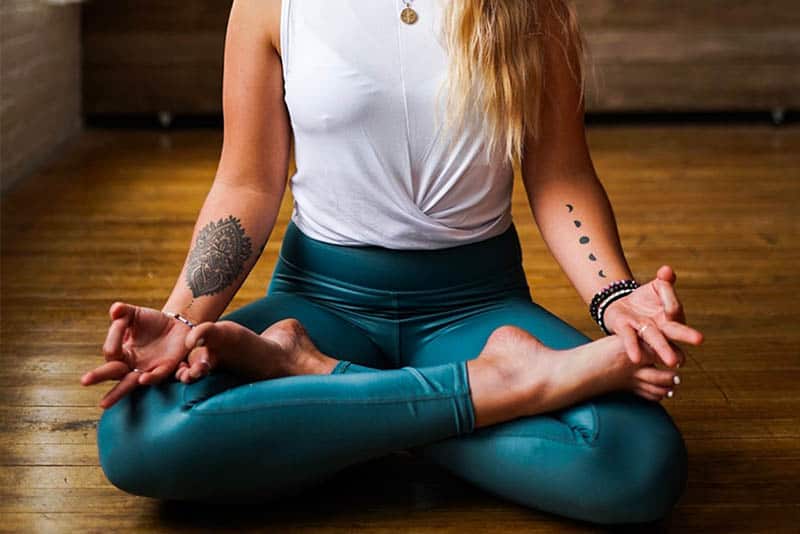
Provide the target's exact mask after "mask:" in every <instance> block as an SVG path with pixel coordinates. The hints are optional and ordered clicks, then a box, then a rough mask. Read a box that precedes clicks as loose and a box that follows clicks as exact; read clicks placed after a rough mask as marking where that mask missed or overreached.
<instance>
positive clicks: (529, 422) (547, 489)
mask: <svg viewBox="0 0 800 534" xmlns="http://www.w3.org/2000/svg"><path fill="white" fill-rule="evenodd" d="M504 324H511V325H515V326H518V327H520V328H523V329H525V330H527V331H528V332H530V333H531V334H533V335H534V336H536V337H537V338H539V339H540V340H541V341H542V342H543V343H544V344H545V345H548V346H550V347H552V348H557V349H567V348H571V347H574V346H577V345H580V344H584V343H587V342H590V341H591V339H590V338H588V337H587V336H585V335H584V334H582V333H581V332H580V331H578V330H577V329H575V328H574V327H572V326H570V325H569V324H568V323H566V322H565V321H563V320H561V319H560V318H558V317H557V316H555V315H554V314H552V313H550V312H548V311H547V310H545V309H544V308H542V307H541V306H539V305H538V304H535V303H533V302H530V301H526V300H525V299H523V298H520V299H511V300H509V301H508V302H506V303H505V304H503V305H500V306H495V307H492V308H488V309H487V310H486V311H485V312H483V313H478V314H473V315H471V316H469V317H466V318H464V319H463V320H460V321H456V322H455V323H453V324H452V325H451V326H449V327H447V328H445V329H442V331H441V333H439V334H438V335H437V336H435V337H433V338H432V339H429V340H428V341H427V342H426V343H424V344H421V345H419V346H416V347H415V350H414V351H413V352H411V353H410V354H409V359H410V363H409V364H410V365H414V366H427V365H435V364H437V363H443V362H446V361H454V360H468V359H472V358H474V357H476V356H477V354H478V353H479V352H480V350H481V348H482V347H483V344H484V343H485V341H486V339H487V337H488V336H489V334H490V333H491V332H492V330H494V329H495V328H497V327H498V326H501V325H504ZM416 452H417V453H419V454H421V455H424V456H426V457H427V458H429V459H430V460H432V461H434V462H435V463H437V464H439V465H441V466H443V467H445V468H446V469H448V470H449V471H451V472H453V473H455V474H457V475H459V476H461V477H462V478H464V479H466V480H469V481H470V482H472V483H474V484H476V485H477V486H479V487H481V488H483V489H485V490H488V491H490V492H492V493H495V494H497V495H500V496H503V497H506V498H508V499H510V500H513V501H515V502H518V503H521V504H524V505H527V506H530V507H533V508H537V509H540V510H545V511H548V512H553V513H557V514H559V515H564V516H567V517H573V518H576V519H583V520H587V521H593V522H601V523H615V522H633V521H649V520H652V519H657V518H658V517H660V516H661V515H663V514H664V513H666V511H667V510H668V509H669V508H670V507H671V506H672V505H673V504H674V503H675V501H676V500H677V498H678V497H679V496H680V494H681V492H682V490H683V487H684V485H685V483H686V476H687V475H686V471H687V453H686V447H685V444H684V441H683V439H682V436H681V433H680V431H679V430H678V428H677V427H676V426H675V424H674V422H673V421H672V419H671V417H670V416H669V414H668V413H667V411H666V410H665V409H664V407H663V406H662V405H661V404H660V403H656V402H651V401H648V400H645V399H643V398H641V397H638V396H636V395H634V394H633V393H630V392H627V391H616V392H612V393H607V394H604V395H600V396H597V397H594V398H591V399H587V400H585V401H583V402H580V403H576V404H574V405H572V406H568V407H566V408H563V409H560V410H556V411H552V412H548V413H543V414H538V415H535V416H531V417H523V418H519V419H516V420H513V421H508V422H505V423H500V424H497V425H493V426H489V427H485V428H481V429H478V430H477V431H475V432H473V433H472V434H469V435H466V436H460V437H456V438H451V439H446V440H443V441H440V442H438V443H434V444H430V445H426V446H424V447H419V448H417V449H416Z"/></svg>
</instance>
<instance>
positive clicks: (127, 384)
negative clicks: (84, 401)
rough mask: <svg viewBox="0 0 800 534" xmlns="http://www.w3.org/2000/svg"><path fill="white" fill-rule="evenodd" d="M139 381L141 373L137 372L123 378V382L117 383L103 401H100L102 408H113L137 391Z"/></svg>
mask: <svg viewBox="0 0 800 534" xmlns="http://www.w3.org/2000/svg"><path fill="white" fill-rule="evenodd" d="M138 379H139V373H137V372H135V371H131V372H129V373H128V374H127V375H125V376H124V377H123V378H122V380H120V381H119V382H117V385H116V386H114V387H113V388H111V390H110V391H109V392H108V393H106V394H105V396H104V397H103V399H102V400H101V401H100V407H101V408H103V409H106V408H110V407H111V406H113V405H114V404H115V403H116V402H117V401H118V400H119V399H121V398H122V397H124V396H125V395H127V394H128V393H130V392H131V391H133V390H134V389H136V386H137V380H138Z"/></svg>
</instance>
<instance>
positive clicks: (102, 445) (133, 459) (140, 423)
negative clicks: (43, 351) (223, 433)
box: [97, 384, 188, 498]
mask: <svg viewBox="0 0 800 534" xmlns="http://www.w3.org/2000/svg"><path fill="white" fill-rule="evenodd" d="M183 400H184V395H183V388H181V387H180V384H173V385H163V386H149V387H147V388H141V389H138V390H136V391H134V392H132V393H130V394H128V395H127V396H125V397H124V398H122V399H120V400H119V401H118V402H117V403H116V404H115V405H114V406H112V407H111V408H108V409H107V410H105V411H104V412H103V414H102V416H101V417H100V421H99V422H98V425H97V448H98V456H99V460H100V467H101V468H102V469H103V472H104V473H105V475H106V478H108V480H109V482H111V483H112V484H113V485H114V486H116V487H117V488H119V489H121V490H123V491H125V492H127V493H131V494H134V495H141V496H146V497H154V498H163V497H170V496H171V495H167V494H166V493H165V492H167V493H169V492H170V491H172V490H170V489H169V484H165V479H167V480H168V479H170V478H171V476H172V474H173V473H174V472H176V470H178V469H180V464H181V463H185V461H183V460H182V459H181V458H176V457H175V454H174V450H175V437H176V436H177V435H179V434H180V432H181V430H180V429H181V428H183V427H185V425H186V419H187V418H188V414H187V411H186V410H185V405H184V403H183Z"/></svg>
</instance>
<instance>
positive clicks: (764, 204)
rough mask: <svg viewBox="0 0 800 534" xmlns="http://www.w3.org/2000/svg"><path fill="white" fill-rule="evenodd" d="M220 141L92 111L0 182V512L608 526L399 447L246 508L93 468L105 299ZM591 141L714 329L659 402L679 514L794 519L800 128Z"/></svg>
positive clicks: (194, 187) (491, 528) (265, 262)
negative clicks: (668, 434)
mask: <svg viewBox="0 0 800 534" xmlns="http://www.w3.org/2000/svg"><path fill="white" fill-rule="evenodd" d="M102 4H103V3H102V2H98V3H96V5H102ZM221 140H222V138H221V132H219V131H215V130H187V131H173V132H169V133H164V132H158V131H156V132H151V131H124V130H94V129H89V130H87V131H86V133H85V134H84V136H83V137H82V138H81V140H80V142H79V143H78V145H77V146H76V148H75V150H73V151H72V152H70V153H69V154H68V155H67V156H66V157H65V158H64V159H61V160H59V161H58V162H56V163H55V164H54V165H52V166H51V167H49V168H47V169H46V170H45V171H43V172H42V173H40V174H38V175H36V176H35V177H34V178H33V179H31V180H30V181H28V182H25V183H23V184H21V185H20V186H18V187H17V188H16V189H14V190H12V191H10V192H9V193H8V194H7V195H5V196H4V197H3V198H2V236H1V237H2V243H1V245H2V256H1V257H0V268H2V270H1V271H0V273H1V275H2V299H1V301H0V311H1V315H0V329H1V331H2V336H0V355H1V356H2V364H1V365H0V430H2V432H0V464H1V465H2V470H1V471H0V514H2V516H3V525H2V526H0V530H3V529H8V530H9V531H15V532H32V531H37V532H38V531H59V532H61V531H84V530H85V531H105V530H110V529H121V530H138V531H153V532H155V531H167V530H176V529H196V528H201V529H209V528H218V529H221V530H225V529H231V530H232V529H236V528H245V529H260V528H261V529H268V530H278V531H281V532H283V531H287V532H290V531H304V532H330V531H335V530H356V529H364V530H369V531H374V532H397V531H414V532H425V531H434V530H447V531H480V532H511V531H524V532H555V531H558V532H593V531H601V530H600V529H596V528H594V527H593V526H591V525H587V524H583V523H580V522H575V521H571V520H568V519H563V518H560V517H556V516H553V515H550V514H545V513H541V512H537V511H533V510H527V509H524V508H522V507H519V506H516V505H513V504H509V503H507V502H505V501H503V500H501V499H498V498H495V497H492V496H490V495H488V494H485V493H483V492H481V491H479V490H477V489H474V488H472V487H470V486H468V485H467V484H465V483H463V482H460V481H459V480H457V479H455V478H454V477H451V476H450V475H448V474H446V473H444V472H442V471H440V470H436V469H433V470H432V469H431V468H430V466H427V465H425V464H422V463H420V461H418V460H413V459H411V458H410V457H408V456H404V455H402V454H396V455H391V456H389V457H387V458H384V459H379V460H376V461H373V462H370V463H368V464H364V465H362V466H356V467H355V468H353V469H349V470H347V471H345V472H343V473H342V474H341V475H339V476H338V477H336V478H335V479H333V480H332V481H330V482H329V483H327V484H325V485H323V486H321V487H320V488H317V489H315V490H313V491H312V492H310V493H308V494H305V495H304V496H303V497H302V498H296V499H289V500H287V501H282V502H278V503H271V504H269V505H265V506H263V507H261V508H260V509H259V510H253V509H252V508H251V509H241V508H240V509H230V508H225V507H222V508H220V509H214V510H210V509H198V508H197V507H191V506H180V505H175V504H172V505H170V504H165V503H157V502H155V501H152V500H149V499H144V498H138V497H134V496H130V495H127V494H125V493H123V492H121V491H119V490H117V489H116V488H114V487H113V486H111V485H110V484H109V483H108V482H107V481H106V480H105V477H104V476H103V473H102V471H101V470H100V468H99V466H98V460H97V450H96V442H95V431H96V421H97V419H98V417H99V416H100V413H101V411H100V409H99V408H97V406H96V403H97V401H98V400H99V398H100V397H101V396H102V394H103V392H104V391H105V390H106V389H107V388H108V386H107V385H106V386H102V385H101V386H96V387H91V388H84V387H82V386H80V385H79V383H78V379H79V376H80V375H81V373H82V372H84V371H85V370H87V369H89V368H90V367H93V366H94V365H95V364H97V363H98V362H99V361H101V355H100V346H101V344H102V341H103V339H104V337H105V332H106V328H107V326H108V315H107V310H108V307H109V306H110V304H111V303H112V302H113V301H114V300H117V299H123V300H128V301H130V302H134V303H136V304H140V305H145V306H151V307H156V308H158V307H160V306H161V305H162V304H163V301H164V299H165V298H166V297H167V293H168V291H169V290H170V289H171V287H172V284H173V283H174V280H175V277H176V276H177V275H178V273H179V271H180V266H181V264H182V262H183V260H184V258H185V254H186V251H187V247H188V241H189V238H190V236H191V231H192V225H193V223H194V220H195V217H196V215H197V211H198V210H199V208H200V206H201V204H202V201H203V199H204V197H205V194H206V193H207V191H208V188H209V186H210V184H211V181H212V179H213V176H214V172H215V169H216V165H217V163H218V157H219V149H220V146H221ZM589 141H590V145H591V148H592V154H593V158H594V161H595V165H596V167H597V169H598V173H599V174H600V176H601V178H602V180H603V182H604V184H605V185H606V188H607V190H608V192H609V195H610V197H611V200H612V203H613V204H614V207H615V213H616V215H617V219H618V222H619V226H620V233H621V237H622V240H623V245H624V247H625V250H626V252H627V256H628V258H629V261H630V263H631V266H632V268H633V269H634V272H635V274H636V276H637V277H638V278H639V279H640V280H647V279H649V278H650V277H652V276H654V274H655V271H656V269H657V268H658V267H659V266H660V265H661V264H662V263H669V264H671V265H672V266H673V267H674V268H675V269H676V271H677V273H678V284H677V288H678V291H679V293H680V295H681V297H682V299H683V301H684V303H685V305H686V309H687V314H688V318H689V321H690V323H692V324H693V325H695V326H696V327H698V328H699V329H700V330H702V331H703V332H704V333H705V334H706V337H707V339H706V343H705V344H704V345H703V346H702V347H699V348H692V349H689V351H688V352H689V355H690V359H689V362H688V364H687V365H686V366H685V368H682V373H681V374H682V379H683V383H682V384H681V386H680V387H679V389H678V394H677V396H676V397H675V398H674V399H671V400H665V401H664V406H665V407H666V408H667V410H668V411H669V412H670V413H671V414H672V416H673V417H674V418H675V421H676V423H677V424H678V426H679V428H680V429H681V431H682V432H683V434H684V436H685V438H686V441H687V445H688V448H689V451H690V479H689V485H688V488H687V491H686V493H685V494H684V496H683V497H682V498H681V501H680V502H679V503H678V506H677V507H676V509H675V510H674V512H673V514H672V517H671V518H670V522H671V526H672V529H673V530H674V531H676V532H767V531H768V532H791V531H792V529H793V528H795V527H796V524H797V521H798V520H800V492H798V486H797V480H798V479H800V415H798V414H800V395H798V393H800V391H799V390H798V385H797V384H798V383H800V349H798V347H800V329H798V328H797V325H798V324H800V313H799V312H798V306H797V298H796V295H797V293H798V289H799V285H798V282H797V277H796V273H797V266H798V265H800V248H798V246H797V238H798V235H799V232H798V230H800V218H798V214H799V213H798V207H797V206H798V201H800V128H798V127H783V128H778V129H775V128H772V127H762V126H755V127H754V126H731V125H720V126H715V125H705V126H686V127H679V126H662V127H656V126H627V127H626V126H602V127H601V126H596V127H592V128H591V129H590V130H589ZM290 209H291V196H290V195H287V197H286V198H285V199H284V203H283V205H282V210H281V215H280V217H279V221H278V224H277V226H276V228H275V231H274V233H273V237H272V239H271V240H270V243H269V244H268V246H267V247H266V249H265V251H264V254H263V256H262V257H261V259H260V261H259V262H258V264H257V265H256V267H255V269H254V270H253V272H252V274H251V275H250V277H249V278H248V279H247V281H246V282H245V283H244V285H243V286H242V288H241V290H240V291H239V293H238V294H237V296H236V297H235V299H234V300H233V302H232V303H231V305H230V307H229V308H228V310H232V309H235V308H238V307H239V306H242V305H244V304H246V303H247V302H250V301H251V300H254V299H256V298H258V297H260V296H261V295H262V294H263V293H264V292H265V290H266V287H267V285H268V283H269V277H270V275H271V270H272V267H273V265H274V262H275V259H276V255H277V250H278V247H279V246H280V240H281V237H282V235H283V232H284V229H285V225H286V223H287V220H288V217H289V214H290ZM513 212H514V219H515V221H516V224H517V227H518V230H519V233H520V236H521V238H522V241H523V249H524V250H523V253H524V263H525V268H526V272H527V274H528V280H529V282H530V284H531V289H532V294H533V296H534V298H535V299H536V300H537V301H538V302H539V303H540V304H542V305H543V306H545V307H546V308H548V309H550V310H551V311H553V312H554V313H556V314H557V315H559V316H561V317H563V318H565V319H566V320H567V321H569V322H570V323H572V324H574V325H575V326H577V327H578V328H580V329H581V330H582V331H584V332H586V333H587V334H588V335H590V336H592V337H597V336H598V330H597V327H596V326H595V325H594V323H593V322H592V321H591V319H590V318H589V317H588V314H587V313H586V310H585V309H584V305H583V303H582V301H581V300H580V298H579V297H578V295H577V294H576V292H575V291H574V289H573V288H572V287H571V286H570V285H569V282H568V280H567V278H566V277H565V276H564V274H563V273H562V272H561V270H560V268H559V266H558V264H557V263H556V262H555V261H554V260H553V258H552V257H551V256H550V255H549V254H548V252H547V249H546V247H545V245H544V243H543V242H542V240H541V238H540V236H539V234H538V231H537V229H536V226H535V224H534V222H533V220H532V217H531V215H530V211H529V208H528V206H527V201H526V199H525V197H524V189H523V187H522V183H521V182H520V181H519V177H517V182H516V184H515V187H514V197H513Z"/></svg>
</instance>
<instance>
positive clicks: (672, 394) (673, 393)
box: [667, 390, 675, 399]
mask: <svg viewBox="0 0 800 534" xmlns="http://www.w3.org/2000/svg"><path fill="white" fill-rule="evenodd" d="M674 396H675V392H674V391H672V390H669V391H667V397H669V398H670V399H671V398H672V397H674Z"/></svg>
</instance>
